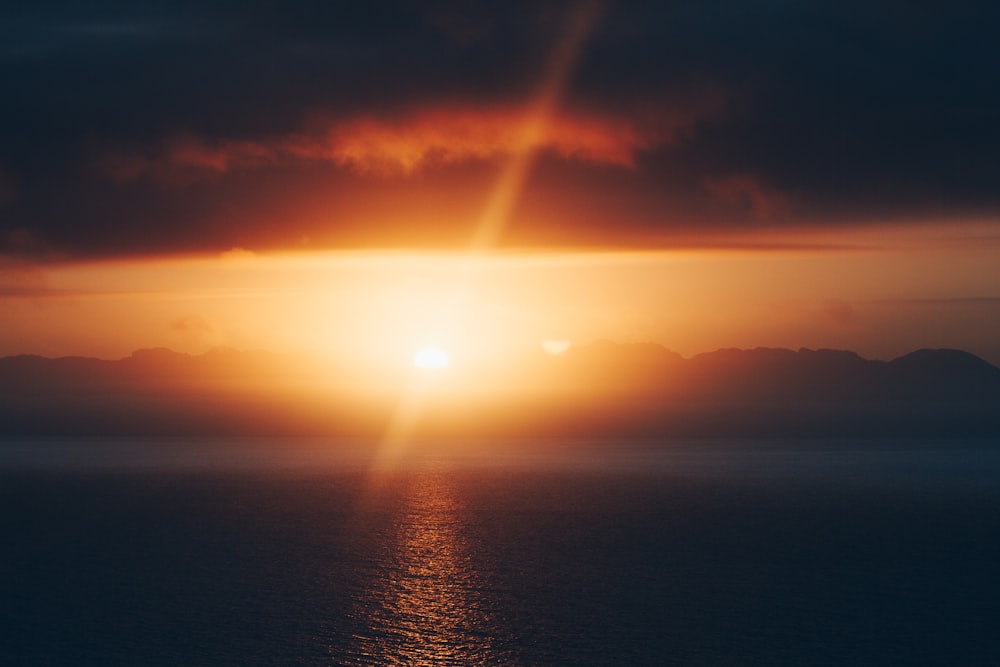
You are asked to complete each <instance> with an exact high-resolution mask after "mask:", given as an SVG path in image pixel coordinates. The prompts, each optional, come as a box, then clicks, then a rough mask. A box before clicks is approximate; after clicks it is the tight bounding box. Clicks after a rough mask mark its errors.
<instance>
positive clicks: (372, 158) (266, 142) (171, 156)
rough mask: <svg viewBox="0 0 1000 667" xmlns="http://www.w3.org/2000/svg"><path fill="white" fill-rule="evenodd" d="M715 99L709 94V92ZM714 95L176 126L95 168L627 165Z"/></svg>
mask: <svg viewBox="0 0 1000 667" xmlns="http://www.w3.org/2000/svg"><path fill="white" fill-rule="evenodd" d="M713 99H714V98H713ZM717 107H718V104H717V103H716V102H713V103H712V104H696V105H694V107H693V108H690V109H681V108H676V109H664V110H661V112H660V113H659V114H656V115H655V117H654V118H647V119H643V120H641V121H640V120H631V119H625V118H614V117H611V116H608V115H600V114H583V113H562V114H557V115H555V116H554V117H553V118H551V119H549V120H548V122H545V123H543V124H538V123H532V122H531V121H532V119H531V117H530V116H529V114H527V113H525V112H523V111H520V110H517V109H515V108H509V107H504V108H485V107H471V106H470V107H445V108H429V109H422V110H417V111H411V112H409V113H406V114H402V115H396V116H393V117H379V116H376V115H361V116H356V117H353V118H349V119H329V118H326V119H322V120H314V121H313V122H311V123H309V128H308V129H306V130H304V131H300V132H296V133H291V134H286V135H282V136H277V137H273V138H264V139H252V140H246V139H241V140H234V139H215V140H213V139H210V138H203V137H198V136H195V135H190V134H187V135H176V136H173V137H171V138H169V139H167V140H165V141H164V142H162V144H161V145H160V146H159V148H158V149H157V150H155V151H154V152H153V154H151V155H143V154H137V153H110V154H107V155H105V156H102V157H101V158H100V159H99V161H98V166H99V169H100V171H101V172H102V173H103V174H105V175H106V176H108V177H109V178H111V179H112V180H114V181H118V182H132V181H137V180H152V181H155V182H160V183H166V184H176V183H183V182H188V181H191V180H196V179H199V178H204V177H208V176H211V175H213V174H224V173H227V172H231V171H236V170H245V169H254V168H261V167H265V166H273V165H287V164H295V163H328V164H333V165H336V166H338V167H341V168H344V169H349V170H351V171H353V172H355V173H360V174H374V175H380V176H387V175H399V174H411V173H413V172H416V171H418V170H421V169H424V168H427V167H435V166H445V165H453V164H459V163H463V162H469V161H477V160H478V161H483V160H494V159H499V158H503V157H504V156H507V155H511V154H515V153H518V152H521V151H524V150H539V151H544V152H547V153H550V154H552V155H555V156H558V157H559V158H562V159H564V160H571V161H577V162H584V163H590V164H598V165H611V166H617V167H623V168H632V167H634V166H635V164H636V158H637V156H638V155H639V154H640V153H642V152H644V151H648V150H651V149H654V148H656V147H658V146H662V145H668V144H671V143H673V142H675V141H677V139H678V138H679V136H680V135H681V134H682V133H683V132H684V131H686V130H687V129H688V128H690V127H691V126H692V125H693V124H694V123H696V122H697V121H698V120H700V119H701V118H702V117H704V116H707V115H711V114H713V113H716V112H717Z"/></svg>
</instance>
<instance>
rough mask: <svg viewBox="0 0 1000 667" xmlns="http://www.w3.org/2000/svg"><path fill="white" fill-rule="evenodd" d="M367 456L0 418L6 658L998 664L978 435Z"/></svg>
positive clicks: (993, 541) (988, 481)
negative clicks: (13, 426) (85, 432)
mask: <svg viewBox="0 0 1000 667" xmlns="http://www.w3.org/2000/svg"><path fill="white" fill-rule="evenodd" d="M484 452H488V453H484ZM372 456H373V453H372V452H371V451H370V449H368V448H367V447H365V446H364V445H363V444H359V443H349V442H337V441H324V440H286V441H282V440H248V439H242V440H225V439H217V440H198V441H193V440H157V441H129V440H12V439H7V440H3V441H0V529H2V540H3V541H2V544H0V664H5V665H382V664H386V665H476V664H479V665H636V664H650V665H672V664H676V665H756V664H760V665H996V664H1000V446H997V445H995V444H994V443H988V442H971V443H970V442H964V443H948V442H919V443H908V442H887V441H862V442H854V443H840V442H835V441H829V442H816V441H810V442H796V441H775V442H754V443H739V442H716V441H703V442H664V443H641V444H630V445H628V446H626V445H623V444H621V443H615V442H610V441H604V442H579V441H578V442H558V443H554V442H549V443H546V442H534V443H527V442H518V443H502V442H492V443H488V447H487V446H485V445H483V444H482V443H475V442H467V443H461V442H452V443H448V445H447V446H446V447H445V446H437V445H431V444H427V443H423V444H414V445H412V446H411V448H410V451H409V453H408V454H406V455H405V456H403V457H402V458H400V459H398V460H396V461H394V465H393V466H392V467H391V468H385V467H384V469H383V470H382V472H377V473H376V472H373V471H372V467H371V465H370V463H371V459H372Z"/></svg>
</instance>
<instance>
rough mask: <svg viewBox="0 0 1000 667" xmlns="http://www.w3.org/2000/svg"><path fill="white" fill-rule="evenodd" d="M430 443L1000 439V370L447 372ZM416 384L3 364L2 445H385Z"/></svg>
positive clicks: (806, 354)
mask: <svg viewBox="0 0 1000 667" xmlns="http://www.w3.org/2000/svg"><path fill="white" fill-rule="evenodd" d="M447 373H448V374H450V375H449V376H448V377H442V378H440V380H441V382H440V383H439V385H438V386H435V387H432V388H431V390H430V391H427V392H426V395H425V396H423V397H422V399H421V406H420V407H421V414H420V419H419V422H418V423H416V424H415V425H414V428H415V429H416V430H417V431H418V432H419V433H422V434H424V435H428V436H434V435H496V436H506V435H521V436H525V435H527V436H541V437H563V436H574V435H602V434H603V435H614V436H616V437H626V436H627V437H648V436H654V437H655V436H663V435H668V436H708V437H775V436H784V437H817V436H820V437H822V436H832V437H845V436H863V437H892V436H907V437H909V436H921V437H949V438H953V437H988V436H997V435H1000V369H997V368H995V367H993V366H991V365H989V364H988V363H986V362H984V361H982V360H981V359H979V358H977V357H974V356H973V355H970V354H967V353H963V352H959V351H953V350H921V351H918V352H914V353H912V354H909V355H906V356H904V357H901V358H898V359H895V360H893V361H890V362H883V361H871V360H866V359H862V358H861V357H859V356H857V355H856V354H854V353H851V352H843V351H833V350H820V351H813V350H799V351H790V350H780V349H757V350H719V351H717V352H713V353H708V354H703V355H698V356H696V357H694V358H691V359H684V358H681V357H680V356H679V355H676V354H674V353H672V352H669V351H668V350H666V349H665V348H662V347H660V346H658V345H653V344H639V345H615V344H611V343H598V344H593V345H590V346H587V347H584V348H580V349H575V350H571V351H570V352H568V353H566V354H565V355H561V356H548V355H543V354H541V353H539V354H538V355H537V356H536V357H532V358H526V359H521V360H519V361H518V362H517V364H514V365H512V366H511V367H509V368H504V369H502V371H497V370H496V369H476V368H472V369H460V368H455V369H448V371H447ZM411 387H412V382H411V381H407V379H406V378H405V377H404V378H402V379H400V378H398V377H397V378H395V380H394V381H387V382H384V383H383V384H378V383H376V382H372V381H369V379H366V378H365V377H364V376H359V375H357V374H352V372H351V369H349V368H343V367H337V366H333V365H329V364H327V365H324V364H318V363H315V362H314V361H312V360H306V359H301V358H293V357H290V356H281V355H275V354H268V353H263V352H237V351H233V350H215V351H213V352H210V353H208V354H206V355H203V356H188V355H182V354H177V353H173V352H170V351H168V350H146V351H141V352H137V353H135V354H134V355H132V356H131V357H128V358H126V359H123V360H120V361H103V360H97V359H85V358H62V359H43V358H41V357H31V356H20V357H8V358H5V359H0V423H2V425H3V427H2V429H0V430H2V432H4V433H8V434H50V435H60V434H64V435H65V434H69V435H85V434H91V435H109V434H119V435H166V434H175V435H186V434H201V435H205V434H264V435H266V434H294V435H303V434H339V435H364V436H372V435H377V434H379V433H380V432H381V431H382V430H383V429H384V428H385V425H386V424H387V422H388V421H389V420H390V419H391V417H392V414H393V412H394V410H396V408H397V406H398V405H399V402H400V400H401V397H402V396H403V395H404V394H405V393H406V392H407V391H409V390H410V389H411Z"/></svg>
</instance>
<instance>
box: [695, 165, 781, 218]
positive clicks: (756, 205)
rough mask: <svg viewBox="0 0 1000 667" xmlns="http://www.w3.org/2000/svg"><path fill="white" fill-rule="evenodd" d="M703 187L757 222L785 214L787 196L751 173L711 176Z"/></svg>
mask: <svg viewBox="0 0 1000 667" xmlns="http://www.w3.org/2000/svg"><path fill="white" fill-rule="evenodd" d="M705 189H706V190H708V192H709V193H710V194H712V195H713V196H715V197H716V198H717V199H719V200H720V201H721V202H723V203H724V204H726V205H727V206H730V207H732V208H735V209H739V210H740V211H746V212H748V213H749V214H750V217H751V218H753V219H754V220H758V221H771V220H775V219H777V218H782V217H785V216H787V215H788V213H789V212H790V209H791V203H792V200H791V197H789V196H788V195H787V194H785V193H784V192H781V191H780V190H778V189H777V188H774V187H772V186H770V185H768V184H767V183H765V182H763V181H762V180H761V179H760V178H758V177H757V176H754V175H752V174H734V175H730V176H724V177H720V178H711V179H708V180H707V181H706V182H705Z"/></svg>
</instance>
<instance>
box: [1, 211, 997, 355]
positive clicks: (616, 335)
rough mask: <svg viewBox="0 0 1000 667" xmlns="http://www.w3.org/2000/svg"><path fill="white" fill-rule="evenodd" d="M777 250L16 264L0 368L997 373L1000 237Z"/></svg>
mask: <svg viewBox="0 0 1000 667" xmlns="http://www.w3.org/2000/svg"><path fill="white" fill-rule="evenodd" d="M755 239H756V241H757V242H760V241H762V239H761V237H760V236H757V237H755ZM782 242H783V243H785V244H786V247H784V248H779V247H776V246H777V244H780V243H782ZM771 243H772V244H773V245H774V246H775V247H770V248H766V249H752V248H742V249H741V248H739V247H735V246H734V247H731V248H729V249H701V250H699V249H683V250H676V251H650V252H643V251H595V250H587V251H560V252H555V251H551V250H547V251H535V252H528V251H521V252H514V251H505V252H495V253H484V254H481V255H480V254H475V255H470V254H467V253H430V252H408V253H407V252H389V251H364V252H361V251H357V252H341V253H334V252H328V253H281V254H279V253H275V254H260V255H258V254H254V253H251V252H248V251H242V250H238V249H237V250H233V251H230V252H227V253H224V254H222V255H220V256H214V257H206V256H203V257H193V258H182V257H176V258H170V257H167V258H159V259H135V260H121V261H104V262H90V263H66V264H58V265H53V266H47V267H39V266H29V267H23V268H22V270H20V271H15V270H12V268H10V267H9V268H8V270H7V271H5V273H4V274H3V278H4V284H3V285H2V286H0V288H2V292H0V294H2V296H0V319H2V320H3V322H4V323H5V326H4V327H3V328H2V329H0V354H5V355H8V354H17V353H36V354H42V355H47V356H60V355H93V356H98V357H105V358H118V357H122V356H126V355H128V354H129V353H130V352H131V351H132V350H134V349H137V348H142V347H154V346H163V347H169V348H172V349H176V350H180V351H185V352H189V353H201V352H204V351H205V350H207V349H210V348H212V347H215V346H232V347H237V348H261V349H269V350H275V351H293V352H308V353H310V354H318V355H322V356H323V357H325V358H329V359H331V360H334V361H338V362H342V363H350V364H354V365H358V366H360V367H368V368H371V369H374V368H377V367H393V366H397V365H398V366H405V365H406V364H407V363H408V360H409V358H410V356H411V355H412V354H413V351H414V350H415V349H417V348H418V347H420V346H422V345H425V344H437V345H441V346H442V347H445V348H446V349H447V350H448V351H449V353H450V354H451V355H452V357H453V361H454V363H455V364H456V365H461V364H463V363H466V364H477V365H481V364H487V365H489V364H502V363H504V362H505V360H506V359H510V358H512V357H513V356H515V355H517V354H520V353H521V352H523V351H525V350H537V349H540V345H541V342H542V341H543V340H570V341H572V342H573V344H574V345H582V344H586V343H588V342H592V341H594V340H598V339H612V340H617V341H654V342H658V343H661V344H663V345H665V346H667V347H668V348H670V349H673V350H675V351H677V352H680V353H681V354H683V355H692V354H696V353H699V352H706V351H710V350H713V349H716V348H719V347H756V346H775V347H791V348H798V347H813V348H820V347H832V348H842V349H852V350H855V351H858V352H859V353H861V354H862V355H864V356H869V357H875V358H891V357H893V356H897V355H900V354H903V353H906V352H908V351H911V350H913V349H916V348H919V347H957V348H962V349H966V350H969V351H971V352H973V353H976V354H979V355H981V356H984V357H985V358H987V359H989V360H991V361H992V362H993V363H998V362H1000V315H998V302H1000V299H998V296H1000V271H997V270H996V267H997V266H1000V240H998V239H996V238H994V237H992V236H991V235H990V227H989V225H973V224H968V225H965V226H964V227H962V228H960V229H959V230H958V232H956V226H955V225H954V224H953V223H952V224H949V225H948V226H947V227H946V228H945V227H941V228H935V227H932V226H921V227H916V228H913V227H911V228H898V229H896V230H895V231H892V230H888V231H885V230H883V231H880V232H879V233H873V232H872V231H871V230H868V231H863V230H857V231H854V232H850V233H841V234H838V235H831V234H827V235H825V236H818V235H815V234H814V235H811V236H808V237H805V236H800V237H798V238H796V237H792V236H789V235H785V236H776V237H775V238H774V241H773V242H771Z"/></svg>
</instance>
